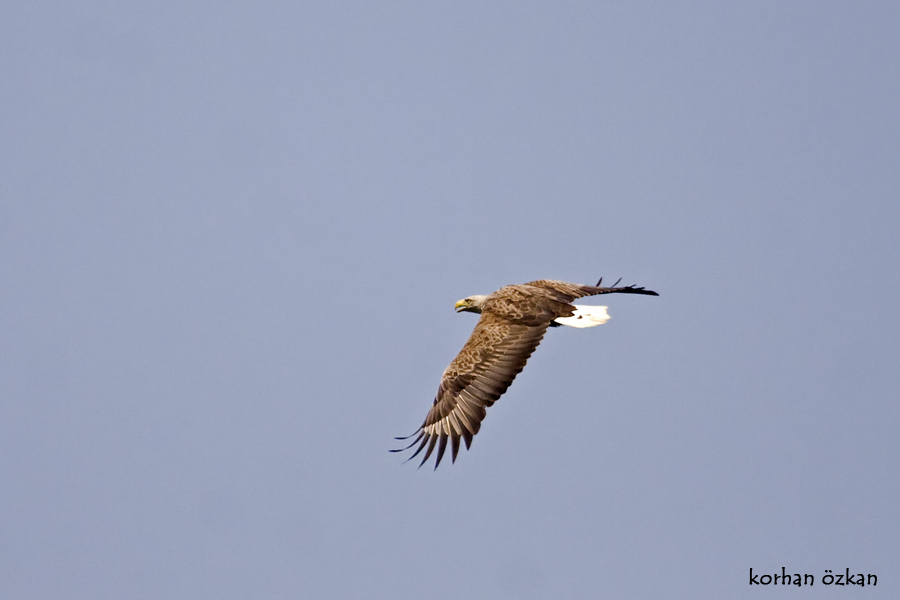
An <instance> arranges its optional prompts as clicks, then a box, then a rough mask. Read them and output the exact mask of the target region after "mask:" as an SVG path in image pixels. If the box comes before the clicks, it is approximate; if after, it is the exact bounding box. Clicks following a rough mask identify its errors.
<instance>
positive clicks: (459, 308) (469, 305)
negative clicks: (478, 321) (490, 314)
mask: <svg viewBox="0 0 900 600" xmlns="http://www.w3.org/2000/svg"><path fill="white" fill-rule="evenodd" d="M485 298H487V296H469V297H468V298H463V299H462V300H459V301H458V302H457V303H456V304H455V305H454V306H453V308H455V309H456V312H463V311H466V312H473V313H481V305H482V304H484V299H485Z"/></svg>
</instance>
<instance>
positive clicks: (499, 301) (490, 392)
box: [391, 277, 659, 469]
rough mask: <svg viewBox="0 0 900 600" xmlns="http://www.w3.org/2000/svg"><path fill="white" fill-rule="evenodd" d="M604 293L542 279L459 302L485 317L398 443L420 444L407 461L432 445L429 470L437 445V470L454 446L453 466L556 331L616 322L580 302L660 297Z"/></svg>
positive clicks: (461, 308)
mask: <svg viewBox="0 0 900 600" xmlns="http://www.w3.org/2000/svg"><path fill="white" fill-rule="evenodd" d="M620 281H622V280H621V278H620V279H619V281H616V282H615V283H614V284H613V285H612V286H611V287H601V284H602V283H603V278H602V277H601V278H600V281H598V282H597V285H578V284H574V283H566V282H564V281H553V280H548V279H541V280H538V281H531V282H529V283H523V284H519V285H507V286H505V287H502V288H500V289H499V290H497V291H496V292H494V293H493V294H490V295H487V296H477V295H476V296H469V297H468V298H463V299H462V300H460V301H458V302H457V303H456V305H455V308H456V312H474V313H478V314H480V315H481V317H480V318H479V319H478V323H477V324H476V325H475V329H474V330H473V331H472V335H470V336H469V339H468V341H467V342H466V343H465V345H464V346H463V348H462V350H460V352H459V354H457V355H456V358H454V359H453V362H451V363H450V366H448V367H447V369H446V370H445V371H444V374H443V375H442V376H441V383H440V385H439V386H438V391H437V395H436V396H435V398H434V403H433V404H432V405H431V410H429V411H428V416H427V417H425V421H424V422H423V423H422V426H421V427H419V428H418V429H417V430H416V431H415V432H413V433H412V434H411V435H408V436H405V437H398V438H395V439H398V440H408V439H409V438H412V437H413V436H415V439H413V440H412V442H410V444H409V445H408V446H406V447H405V448H398V449H396V450H391V452H403V451H405V450H409V449H410V448H412V447H413V446H415V445H416V444H419V446H418V448H416V450H415V452H414V453H413V454H412V456H410V457H409V458H408V459H407V460H412V459H413V458H415V457H416V456H417V455H418V454H419V453H421V452H422V450H423V449H425V447H426V446H427V447H428V449H427V450H426V451H425V456H424V457H423V458H422V462H420V463H419V467H421V466H422V465H424V464H425V462H426V461H427V460H428V458H429V457H430V456H431V454H432V452H433V451H434V448H435V446H437V458H436V459H435V463H434V468H435V469H437V468H438V465H440V464H441V459H442V458H443V457H444V451H445V450H446V449H447V442H448V441H449V442H450V445H451V447H452V455H453V462H456V456H457V454H458V453H459V441H460V439H462V440H464V441H465V443H466V449H467V450H468V449H469V448H471V446H472V438H473V437H474V436H475V434H476V433H478V430H479V429H480V428H481V422H482V421H483V420H484V417H485V416H486V414H487V410H486V409H487V407H489V406H491V405H493V404H494V402H496V401H497V400H498V399H499V398H500V396H502V395H503V393H504V392H505V391H506V390H507V388H509V386H510V384H512V382H513V379H515V378H516V375H518V374H519V373H520V372H521V371H522V369H523V368H524V367H525V363H526V362H527V361H528V358H529V357H530V356H531V354H532V352H534V350H535V348H537V346H538V344H540V343H541V339H543V337H544V334H545V333H546V332H547V329H548V328H549V327H559V326H560V325H568V326H570V327H579V328H584V327H594V326H595V325H601V324H603V323H605V322H606V321H608V320H609V315H608V314H607V312H606V307H605V306H585V305H577V304H572V301H573V300H575V299H576V298H583V297H585V296H597V295H600V294H643V295H645V296H658V295H659V294H657V293H656V292H652V291H650V290H646V289H644V288H642V287H636V286H633V285H629V286H624V287H616V286H617V285H618V284H619V282H620Z"/></svg>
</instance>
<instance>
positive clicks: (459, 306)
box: [453, 300, 469, 312]
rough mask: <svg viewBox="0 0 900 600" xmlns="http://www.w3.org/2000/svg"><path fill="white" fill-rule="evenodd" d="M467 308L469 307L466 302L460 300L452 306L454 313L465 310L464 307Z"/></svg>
mask: <svg viewBox="0 0 900 600" xmlns="http://www.w3.org/2000/svg"><path fill="white" fill-rule="evenodd" d="M468 306H469V303H468V302H466V301H465V300H460V301H459V302H457V303H456V304H454V305H453V308H455V309H456V312H460V311H463V310H465V309H466V307H468Z"/></svg>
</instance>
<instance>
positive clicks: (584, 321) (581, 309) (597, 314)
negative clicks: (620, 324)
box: [556, 304, 609, 328]
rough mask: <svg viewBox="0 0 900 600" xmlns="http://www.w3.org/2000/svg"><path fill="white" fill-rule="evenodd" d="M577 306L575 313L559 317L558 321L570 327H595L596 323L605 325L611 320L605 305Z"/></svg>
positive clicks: (575, 305)
mask: <svg viewBox="0 0 900 600" xmlns="http://www.w3.org/2000/svg"><path fill="white" fill-rule="evenodd" d="M573 306H574V307H575V314H574V315H572V316H571V317H559V318H558V319H556V322H557V323H559V324H560V325H568V326H569V327H579V328H581V327H594V326H595V325H603V324H604V323H606V322H607V321H609V315H608V314H607V312H606V307H605V306H578V305H577V304H574V305H573Z"/></svg>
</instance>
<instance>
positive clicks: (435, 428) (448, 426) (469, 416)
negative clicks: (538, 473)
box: [407, 313, 552, 468]
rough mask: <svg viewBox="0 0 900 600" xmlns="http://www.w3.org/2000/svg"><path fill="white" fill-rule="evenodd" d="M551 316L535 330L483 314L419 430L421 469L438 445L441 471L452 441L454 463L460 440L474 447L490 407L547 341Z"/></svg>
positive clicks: (447, 371) (447, 372)
mask: <svg viewBox="0 0 900 600" xmlns="http://www.w3.org/2000/svg"><path fill="white" fill-rule="evenodd" d="M551 317H552V315H548V318H547V319H545V321H546V322H545V323H542V324H540V325H537V326H531V325H525V324H523V323H511V322H509V321H507V320H505V319H503V318H498V317H497V316H495V315H493V314H490V313H485V314H482V316H481V319H479V321H478V324H477V325H476V326H475V329H474V330H473V331H472V335H470V336H469V339H468V341H467V342H466V343H465V345H464V346H463V348H462V350H461V351H460V352H459V354H458V355H457V356H456V358H455V359H453V362H451V363H450V366H449V367H447V369H446V371H444V375H443V377H442V378H441V383H440V385H439V386H438V391H437V395H436V396H435V399H434V403H433V404H432V406H431V410H430V411H429V412H428V416H426V417H425V421H424V423H422V426H421V427H420V428H419V431H418V432H417V433H418V434H419V435H420V436H421V439H419V438H418V437H417V438H416V440H415V441H414V442H413V444H415V443H419V447H418V448H417V449H416V454H418V453H419V452H421V450H422V449H423V448H425V446H426V445H427V446H428V448H427V450H426V451H425V456H424V458H423V459H422V463H420V465H419V466H421V465H422V464H425V462H426V461H427V460H428V458H429V457H430V456H431V454H432V451H433V450H434V447H435V445H437V450H438V451H437V454H436V458H435V465H434V467H435V468H437V467H438V465H439V464H440V463H441V459H442V458H443V456H444V452H445V450H446V446H447V440H448V439H449V441H450V443H451V450H452V453H451V454H452V458H453V461H454V462H455V461H456V455H457V453H458V452H459V446H460V439H462V440H464V441H465V443H466V448H467V449H468V448H469V447H471V445H472V438H473V436H474V435H475V434H476V433H478V430H479V429H480V428H481V421H483V420H484V418H485V416H486V415H487V410H486V408H487V407H489V406H491V405H493V404H494V402H496V401H497V400H498V399H499V398H500V396H501V395H502V394H503V393H504V392H505V391H506V390H507V389H508V388H509V386H510V384H512V382H513V379H515V377H516V375H518V374H519V373H520V372H521V371H522V369H523V368H524V367H525V363H526V362H527V361H528V358H529V357H530V356H531V354H532V353H533V352H534V350H535V348H537V346H538V344H540V342H541V339H543V337H544V333H545V332H546V331H547V327H548V326H549V323H550V320H551ZM413 444H411V445H410V446H408V447H407V448H409V447H411V446H412V445H413ZM413 456H415V454H414V455H413Z"/></svg>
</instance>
